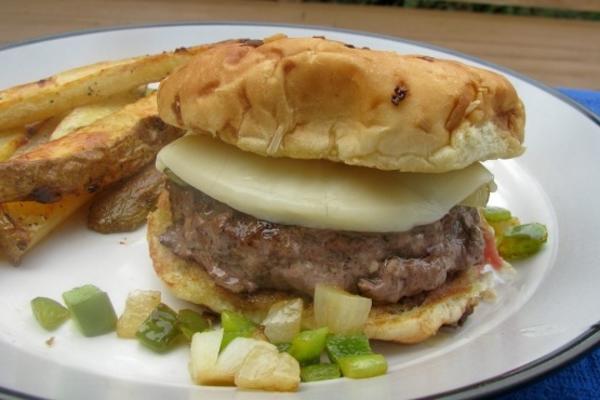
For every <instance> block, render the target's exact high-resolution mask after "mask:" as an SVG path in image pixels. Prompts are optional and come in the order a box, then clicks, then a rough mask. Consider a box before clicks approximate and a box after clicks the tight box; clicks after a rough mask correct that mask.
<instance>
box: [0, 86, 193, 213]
mask: <svg viewBox="0 0 600 400" xmlns="http://www.w3.org/2000/svg"><path fill="white" fill-rule="evenodd" d="M182 134H183V131H182V130H180V129H178V128H175V127H172V126H170V125H167V124H166V123H164V122H163V121H162V120H161V119H160V118H159V117H158V115H157V106H156V95H155V94H151V95H149V96H147V97H145V98H143V99H141V100H139V101H137V102H135V103H133V104H131V105H128V106H126V107H124V108H123V109H122V110H120V111H118V112H116V113H114V114H111V115H109V116H107V117H105V118H102V119H100V120H98V121H96V122H95V123H93V124H91V125H89V126H86V127H83V128H81V129H79V130H77V131H76V132H73V133H72V134H70V135H68V136H65V137H62V138H60V139H58V140H54V141H51V142H48V143H45V144H43V145H40V146H38V147H37V148H35V149H34V150H32V151H30V152H28V153H25V154H21V155H19V156H16V157H13V158H11V159H10V160H8V161H6V162H3V163H0V182H2V184H0V203H3V202H8V201H23V200H32V201H37V202H40V203H52V202H56V201H58V200H60V199H61V198H62V197H63V196H64V195H66V194H83V193H95V192H98V191H100V190H101V189H103V188H106V187H108V186H109V185H111V184H113V183H115V182H118V181H119V180H121V179H124V178H126V177H128V176H131V175H133V174H135V173H136V172H137V171H139V170H140V169H141V168H142V167H143V166H144V165H146V164H148V163H149V162H150V161H151V160H153V159H154V157H155V156H156V153H157V152H158V150H160V148H162V147H163V146H164V145H166V144H167V143H169V142H171V141H173V140H174V139H176V138H178V137H179V136H181V135H182Z"/></svg>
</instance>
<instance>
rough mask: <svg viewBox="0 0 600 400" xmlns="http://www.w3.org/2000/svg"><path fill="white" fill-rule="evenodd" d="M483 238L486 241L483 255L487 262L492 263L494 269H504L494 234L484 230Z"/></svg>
mask: <svg viewBox="0 0 600 400" xmlns="http://www.w3.org/2000/svg"><path fill="white" fill-rule="evenodd" d="M483 238H484V240H485V249H484V251H483V255H484V257H485V261H487V262H488V263H490V264H491V265H492V267H494V268H496V269H500V268H501V267H502V263H503V261H502V257H500V254H499V253H498V249H497V248H496V238H495V237H494V234H493V232H492V231H491V230H489V229H484V230H483Z"/></svg>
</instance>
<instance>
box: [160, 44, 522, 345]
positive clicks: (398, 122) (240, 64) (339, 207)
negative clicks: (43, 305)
mask: <svg viewBox="0 0 600 400" xmlns="http://www.w3.org/2000/svg"><path fill="white" fill-rule="evenodd" d="M158 109H159V115H160V117H161V119H162V120H163V121H165V122H166V123H167V124H170V125H173V126H176V127H179V128H183V129H185V130H187V132H188V133H187V134H186V135H185V136H184V137H182V138H180V139H178V140H176V141H175V142H173V143H171V144H170V145H168V146H166V147H165V148H164V149H163V150H162V151H161V152H160V153H159V155H158V157H157V167H158V168H159V169H160V170H161V171H163V172H165V174H166V175H167V176H168V177H169V180H168V183H167V185H166V187H165V189H164V190H163V192H162V193H161V195H160V197H159V201H158V206H157V209H156V211H154V212H153V213H152V214H151V215H150V216H149V224H148V242H149V247H150V255H151V258H152V261H153V265H154V269H155V271H156V273H157V274H158V276H159V277H160V278H161V279H162V280H163V281H164V282H165V284H166V285H167V286H168V287H169V288H170V289H171V290H172V291H173V293H174V294H175V295H176V296H177V297H179V298H182V299H184V300H187V301H190V302H192V303H196V304H199V305H203V306H205V307H208V308H209V309H211V310H213V311H215V312H222V311H223V310H235V311H238V312H240V313H242V314H244V315H245V316H247V317H248V318H250V319H252V320H254V321H255V322H261V321H262V319H263V318H264V317H265V316H266V314H267V312H268V310H269V308H270V307H271V305H273V304H274V303H276V302H278V301H280V300H284V299H290V298H295V297H303V298H304V299H305V300H306V301H305V310H304V314H303V324H304V325H305V326H306V327H309V328H310V327H313V326H314V319H313V318H312V315H313V310H312V304H311V299H312V296H313V293H314V289H315V286H316V285H317V284H319V283H325V284H327V285H331V286H336V287H339V288H341V289H344V290H346V291H348V292H351V293H355V294H358V295H360V296H364V297H368V298H371V299H372V301H373V308H372V309H371V312H370V315H369V319H368V321H367V323H366V326H365V333H366V334H367V335H368V336H369V337H370V338H373V339H381V340H388V341H395V342H400V343H416V342H420V341H422V340H425V339H427V338H428V337H430V336H432V335H434V334H435V333H436V332H437V331H438V329H439V328H440V327H442V326H444V325H455V324H459V323H461V322H462V321H463V320H464V319H465V318H466V316H468V315H469V314H470V313H471V312H472V310H473V308H474V307H475V306H476V305H477V303H478V302H479V300H480V299H481V297H482V296H483V295H484V293H485V292H486V291H487V290H488V289H489V287H488V285H487V280H486V279H485V274H483V273H482V266H483V265H484V264H486V263H489V262H491V261H493V260H491V259H490V254H493V253H494V249H495V248H494V249H490V247H492V248H493V247H494V243H493V236H491V237H490V235H489V231H488V228H487V226H486V223H485V221H484V219H483V218H482V217H481V216H480V213H479V211H478V207H482V206H484V205H485V204H486V202H487V199H488V196H489V193H490V191H491V190H493V188H494V183H493V176H492V174H491V173H489V171H487V170H486V169H485V168H484V167H483V166H482V165H481V164H480V162H482V161H485V160H490V159H498V158H511V157H515V156H518V155H520V154H521V153H522V152H523V150H524V148H523V146H522V143H523V129H524V118H525V116H524V108H523V104H522V102H521V101H520V99H519V98H518V96H517V94H516V92H515V90H514V88H513V87H512V85H511V84H510V83H509V82H508V81H507V80H506V79H505V78H504V77H502V76H500V75H498V74H495V73H493V72H491V71H486V70H483V69H479V68H475V67H471V66H467V65H464V64H461V63H458V62H455V61H448V60H440V59H436V58H432V57H428V56H418V55H400V54H397V53H393V52H385V51H375V50H370V49H366V48H362V49H358V48H355V47H354V46H352V45H348V44H344V43H341V42H337V41H331V40H327V39H325V38H322V37H312V38H288V37H286V36H284V35H277V36H274V37H271V38H267V39H265V40H237V41H229V42H223V43H218V44H215V45H214V46H212V47H211V48H210V49H209V50H207V51H206V52H204V53H202V54H200V55H198V56H196V58H194V59H193V60H192V61H190V62H189V63H188V64H186V65H184V66H183V67H181V68H179V69H178V70H176V71H175V72H174V73H172V74H171V75H170V76H169V77H167V78H166V79H165V80H164V81H163V82H161V84H160V87H159V91H158Z"/></svg>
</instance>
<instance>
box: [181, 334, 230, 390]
mask: <svg viewBox="0 0 600 400" xmlns="http://www.w3.org/2000/svg"><path fill="white" fill-rule="evenodd" d="M222 340H223V329H217V330H214V331H206V332H199V333H195V334H194V336H192V344H191V351H190V354H191V359H190V364H189V369H190V375H191V377H192V381H194V382H195V383H198V384H201V385H219V384H221V379H220V377H219V375H218V374H215V366H216V365H217V359H218V357H219V349H220V348H221V341H222Z"/></svg>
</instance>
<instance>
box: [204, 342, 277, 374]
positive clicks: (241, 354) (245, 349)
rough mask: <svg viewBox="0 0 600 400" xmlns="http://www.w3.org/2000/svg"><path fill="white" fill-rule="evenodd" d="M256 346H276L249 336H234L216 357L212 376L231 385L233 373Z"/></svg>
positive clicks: (272, 348) (272, 349)
mask: <svg viewBox="0 0 600 400" xmlns="http://www.w3.org/2000/svg"><path fill="white" fill-rule="evenodd" d="M256 347H261V348H265V349H268V350H271V351H277V347H275V346H274V345H272V344H271V343H269V342H265V341H262V340H256V339H251V338H244V337H238V338H235V339H234V340H233V341H232V342H231V343H229V344H228V345H227V347H226V348H225V349H224V350H223V352H222V353H221V354H220V355H219V358H218V359H217V364H216V365H215V371H214V374H213V375H214V376H215V378H216V377H218V378H219V379H220V384H221V385H233V384H234V377H235V373H236V372H237V371H238V370H239V369H240V368H241V366H242V363H243V362H244V359H245V358H246V356H247V355H248V353H250V351H251V350H252V349H254V348H256Z"/></svg>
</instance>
